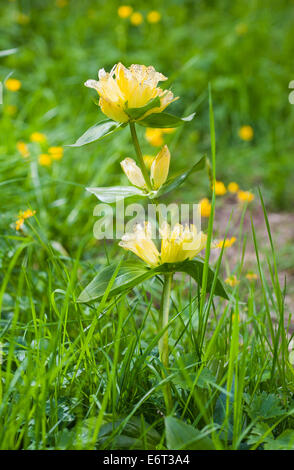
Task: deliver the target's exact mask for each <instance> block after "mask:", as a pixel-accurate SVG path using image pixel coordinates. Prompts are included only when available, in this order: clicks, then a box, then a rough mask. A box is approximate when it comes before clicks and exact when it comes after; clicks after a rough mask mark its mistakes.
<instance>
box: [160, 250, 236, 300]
mask: <svg viewBox="0 0 294 470" xmlns="http://www.w3.org/2000/svg"><path fill="white" fill-rule="evenodd" d="M203 267H204V261H203V260H202V259H200V258H197V259H194V260H187V261H183V262H182V263H165V264H162V265H161V266H158V267H157V268H154V271H157V272H158V273H160V274H165V273H167V272H185V273H187V274H189V276H191V277H192V278H193V279H194V280H195V281H196V282H197V284H199V285H201V284H202V274H203ZM213 279H214V271H213V269H212V268H210V267H209V268H208V279H207V289H206V291H207V292H210V290H211V287H212V284H213ZM214 295H216V296H219V297H223V298H224V299H227V300H228V295H227V293H226V291H225V288H224V286H223V284H222V282H221V280H220V279H217V281H216V285H215V290H214Z"/></svg>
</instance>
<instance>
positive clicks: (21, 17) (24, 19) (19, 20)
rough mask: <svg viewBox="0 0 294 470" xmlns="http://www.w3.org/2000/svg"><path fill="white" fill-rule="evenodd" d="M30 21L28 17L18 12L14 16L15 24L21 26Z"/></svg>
mask: <svg viewBox="0 0 294 470" xmlns="http://www.w3.org/2000/svg"><path fill="white" fill-rule="evenodd" d="M30 21H31V19H30V17H29V15H26V14H25V13H21V12H18V13H17V16H16V22H17V23H18V24H21V25H25V24H28V23H29V22H30Z"/></svg>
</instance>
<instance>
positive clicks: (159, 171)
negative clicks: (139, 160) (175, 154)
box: [150, 145, 170, 190]
mask: <svg viewBox="0 0 294 470" xmlns="http://www.w3.org/2000/svg"><path fill="white" fill-rule="evenodd" d="M169 164H170V152H169V149H168V146H167V145H164V147H162V149H161V150H160V152H159V153H158V154H157V155H156V157H155V159H154V161H153V163H152V165H151V169H150V180H151V185H152V188H153V189H155V190H157V189H159V188H160V187H161V186H162V185H163V184H164V183H165V182H166V180H167V176H168V171H169Z"/></svg>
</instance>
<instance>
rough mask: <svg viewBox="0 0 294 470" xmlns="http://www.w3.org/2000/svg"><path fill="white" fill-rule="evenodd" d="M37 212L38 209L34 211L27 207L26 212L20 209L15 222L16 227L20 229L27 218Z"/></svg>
mask: <svg viewBox="0 0 294 470" xmlns="http://www.w3.org/2000/svg"><path fill="white" fill-rule="evenodd" d="M35 213H36V211H32V210H31V209H27V210H26V211H24V212H22V211H20V212H19V214H18V218H17V220H16V222H15V229H16V230H20V229H21V228H22V227H23V224H24V221H25V219H28V218H29V217H33V215H35Z"/></svg>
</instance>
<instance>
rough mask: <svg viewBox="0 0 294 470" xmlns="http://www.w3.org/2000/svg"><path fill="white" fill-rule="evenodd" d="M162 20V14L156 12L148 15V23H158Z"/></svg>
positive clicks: (153, 11)
mask: <svg viewBox="0 0 294 470" xmlns="http://www.w3.org/2000/svg"><path fill="white" fill-rule="evenodd" d="M160 20H161V14H160V13H159V12H158V11H156V10H152V11H150V12H149V13H148V15H147V21H148V23H158V22H159V21H160Z"/></svg>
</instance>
